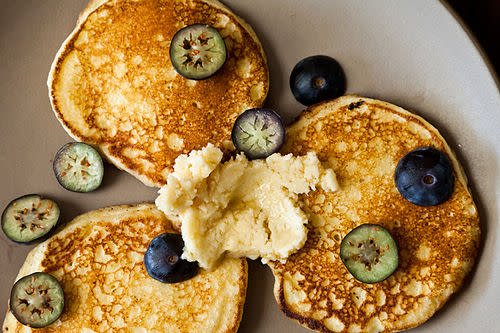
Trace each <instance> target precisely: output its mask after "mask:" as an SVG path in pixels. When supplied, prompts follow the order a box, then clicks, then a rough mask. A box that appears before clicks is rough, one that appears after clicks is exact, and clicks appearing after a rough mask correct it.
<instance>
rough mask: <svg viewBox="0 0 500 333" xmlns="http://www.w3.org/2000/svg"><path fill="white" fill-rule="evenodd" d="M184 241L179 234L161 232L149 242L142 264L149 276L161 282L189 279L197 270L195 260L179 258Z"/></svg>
mask: <svg viewBox="0 0 500 333" xmlns="http://www.w3.org/2000/svg"><path fill="white" fill-rule="evenodd" d="M183 248H184V241H183V240H182V236H181V235H180V234H169V233H165V234H161V235H159V236H157V237H155V238H153V240H152V241H151V242H150V243H149V246H148V249H147V250H146V254H145V255H144V266H145V268H146V271H147V272H148V274H149V276H151V277H152V278H153V279H155V280H158V281H160V282H163V283H177V282H182V281H186V280H189V279H190V278H192V277H194V276H195V275H196V274H197V273H198V270H199V266H198V263H197V262H190V261H187V260H184V259H181V256H182V252H183Z"/></svg>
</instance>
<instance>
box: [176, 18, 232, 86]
mask: <svg viewBox="0 0 500 333" xmlns="http://www.w3.org/2000/svg"><path fill="white" fill-rule="evenodd" d="M226 58H227V50H226V44H225V42H224V39H223V38H222V37H221V35H220V34H219V32H218V31H217V30H216V29H215V28H212V27H211V26H208V25H206V24H199V23H197V24H192V25H189V26H187V27H184V28H182V29H181V30H179V31H177V33H176V34H175V35H174V37H173V38H172V42H171V43H170V61H171V62H172V66H174V68H175V70H176V71H177V72H178V73H179V74H180V75H182V76H184V77H185V78H187V79H192V80H202V79H206V78H209V77H210V76H212V75H214V74H215V73H216V72H217V71H218V70H219V69H221V67H222V65H224V63H225V62H226Z"/></svg>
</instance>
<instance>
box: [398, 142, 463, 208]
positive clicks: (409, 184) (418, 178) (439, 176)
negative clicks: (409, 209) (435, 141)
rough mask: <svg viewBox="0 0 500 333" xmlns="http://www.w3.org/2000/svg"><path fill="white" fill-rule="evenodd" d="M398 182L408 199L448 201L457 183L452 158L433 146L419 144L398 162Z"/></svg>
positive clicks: (434, 202) (426, 203) (415, 201)
mask: <svg viewBox="0 0 500 333" xmlns="http://www.w3.org/2000/svg"><path fill="white" fill-rule="evenodd" d="M394 182H395V184H396V187H397V189H398V191H399V193H401V195H402V196H403V197H404V198H405V199H406V200H408V201H409V202H411V203H413V204H415V205H419V206H424V207H429V206H436V205H439V204H442V203H443V202H445V201H447V200H448V199H449V198H450V197H451V194H452V193H453V189H454V187H455V177H454V176H453V167H452V165H451V162H450V159H449V158H448V156H446V154H444V153H443V152H441V151H439V150H437V149H435V148H432V147H423V148H418V149H415V150H412V151H410V152H409V153H408V154H406V155H405V156H403V158H401V160H399V162H398V165H397V166H396V171H395V172H394Z"/></svg>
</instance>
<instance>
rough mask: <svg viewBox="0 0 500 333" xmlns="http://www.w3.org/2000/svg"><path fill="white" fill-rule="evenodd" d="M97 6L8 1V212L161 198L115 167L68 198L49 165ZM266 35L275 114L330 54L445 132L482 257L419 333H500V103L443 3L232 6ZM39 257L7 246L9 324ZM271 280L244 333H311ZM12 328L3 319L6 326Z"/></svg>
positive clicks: (1, 17)
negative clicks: (461, 173) (20, 283)
mask: <svg viewBox="0 0 500 333" xmlns="http://www.w3.org/2000/svg"><path fill="white" fill-rule="evenodd" d="M86 3H87V0H72V1H65V0H44V1H37V0H25V1H8V0H1V2H0V4H1V8H2V9H1V11H0V77H1V80H0V96H1V98H0V101H1V106H0V142H1V144H0V184H1V185H0V186H1V191H0V205H1V208H2V209H3V207H5V205H7V203H8V202H9V201H10V200H11V199H13V198H15V197H17V196H20V195H23V194H26V193H40V194H44V195H46V196H50V197H52V198H54V199H56V200H57V201H58V202H59V203H60V206H61V210H62V212H63V218H64V219H66V220H67V219H70V218H72V217H74V216H76V215H78V214H80V213H83V212H85V211H88V210H91V209H95V208H99V207H103V206H108V205H116V204H123V203H137V202H141V201H152V200H153V199H154V198H155V197H156V193H155V190H154V189H151V188H148V187H145V186H143V185H142V184H141V183H140V182H139V181H137V180H136V179H135V178H133V177H132V176H129V175H128V174H126V173H124V172H120V171H118V170H116V169H115V168H114V167H113V166H109V165H107V166H106V170H105V172H106V174H105V178H104V183H103V186H102V187H101V188H100V189H99V190H98V191H96V192H94V193H89V194H77V193H70V192H67V191H66V190H64V189H62V188H61V187H60V186H59V185H58V184H57V181H56V180H55V178H54V176H53V173H52V167H51V160H52V158H53V155H54V154H55V152H56V151H57V149H58V148H59V147H60V146H61V145H62V144H64V143H65V142H67V141H70V138H69V137H68V136H67V135H66V133H65V132H64V130H63V129H62V128H61V126H60V125H59V123H58V122H57V120H56V118H55V117H54V116H53V114H52V111H51V109H50V105H49V100H48V97H47V89H46V85H45V80H46V77H47V73H48V71H49V67H50V63H51V61H52V59H53V57H54V55H55V53H56V51H57V50H58V48H59V46H60V44H61V43H62V41H63V40H64V38H66V36H67V34H68V33H69V32H70V31H71V30H72V28H73V26H74V25H75V22H76V18H77V15H78V13H79V12H80V11H81V10H82V9H83V8H84V7H85V5H86ZM226 4H227V5H229V6H230V7H231V8H232V9H233V10H234V11H235V12H236V13H237V14H239V15H241V16H242V17H244V18H245V19H246V20H247V21H248V22H249V23H250V24H251V25H252V26H253V27H254V28H255V30H256V32H257V34H258V36H259V37H260V39H261V41H262V43H263V45H264V49H265V50H266V53H267V55H268V58H269V66H270V71H271V93H270V96H269V99H268V105H269V106H271V107H274V108H276V109H277V110H278V111H279V112H280V113H281V114H282V115H283V116H284V118H285V119H286V120H287V121H290V120H291V119H293V118H294V117H295V116H296V115H297V114H298V113H299V112H300V110H301V109H302V107H301V105H300V104H298V103H297V102H295V100H294V99H293V96H292V95H291V93H290V90H289V87H288V77H289V73H290V71H291V69H292V68H293V66H294V64H295V63H296V62H297V61H298V60H300V59H301V58H303V57H306V56H309V55H313V54H327V55H330V56H333V57H335V58H336V59H337V60H338V61H339V62H340V63H341V64H342V66H343V67H344V69H345V72H346V75H347V79H348V92H349V93H358V94H362V95H366V96H367V97H375V98H379V99H383V100H387V101H389V102H392V103H395V104H398V105H401V106H403V107H405V108H407V109H410V110H415V111H416V112H417V113H418V114H420V115H422V116H424V117H425V118H427V119H428V120H429V121H431V122H432V123H433V124H434V125H436V126H437V127H438V128H439V129H440V130H441V132H442V133H443V135H444V136H445V138H446V139H447V140H448V142H449V143H450V145H451V146H452V148H454V149H455V151H456V152H457V153H458V157H459V159H460V160H461V162H462V164H463V165H464V166H465V168H466V171H467V174H468V175H469V177H470V180H471V185H472V190H473V194H474V197H475V199H476V201H477V203H478V206H479V209H480V216H481V219H482V227H483V231H484V239H483V248H482V253H481V256H480V260H479V264H478V265H477V267H476V269H475V271H474V273H473V274H472V276H471V279H470V280H469V282H468V283H467V285H466V287H465V288H464V290H463V291H462V292H460V293H459V294H458V295H456V296H455V297H453V298H452V300H451V301H450V302H449V303H448V304H447V305H446V306H445V308H444V309H443V310H442V311H439V313H437V314H436V315H435V316H434V317H433V318H432V319H431V320H430V321H429V322H428V323H426V324H425V325H423V326H421V327H420V328H418V329H415V330H414V331H415V332H481V331H482V332H498V327H497V326H498V319H496V318H498V313H497V312H498V309H499V308H500V300H499V298H498V295H500V262H499V261H500V259H499V258H500V256H498V255H497V254H498V253H500V243H499V240H498V238H499V237H498V236H499V233H500V229H499V228H498V223H499V218H498V217H499V215H498V202H499V199H500V194H499V190H498V189H499V188H500V179H499V172H498V168H499V147H500V130H499V128H500V111H499V105H500V95H499V91H498V87H497V85H496V84H495V81H494V79H493V77H492V74H491V73H490V72H489V70H488V67H487V65H486V64H485V61H484V60H483V58H482V57H481V54H480V52H479V51H478V50H477V49H476V47H475V46H474V43H473V42H472V41H471V39H470V37H469V36H468V35H467V33H466V32H465V31H464V30H463V28H462V27H461V25H460V23H458V22H457V21H456V19H455V18H454V17H453V15H452V14H451V13H450V12H449V11H448V9H447V8H446V6H445V5H443V4H442V3H440V2H439V1H436V0H421V1H412V0H405V1H402V0H386V1H382V0H380V1H366V0H344V1H341V0H335V1H334V0H329V1H326V0H323V1H320V0H308V1H302V0H273V1H267V0H252V1H246V0H228V1H226ZM29 249H30V247H26V246H21V245H14V244H12V243H11V242H9V241H7V240H6V239H5V237H4V236H3V234H2V235H1V236H0V253H2V254H3V255H1V256H0V284H1V285H2V286H3V287H2V288H1V289H0V316H3V315H2V314H3V313H4V311H5V309H6V305H7V298H8V294H9V292H10V286H11V285H12V284H13V282H14V278H15V276H16V274H17V272H18V269H19V267H20V266H21V264H22V262H23V261H24V258H25V256H26V253H27V252H28V251H29ZM272 285H273V278H272V275H271V273H270V272H269V270H268V269H267V268H266V267H264V266H262V265H260V264H259V263H257V262H252V263H250V280H249V290H248V299H247V304H246V308H245V312H244V317H243V322H242V325H241V329H240V332H263V333H265V332H287V333H295V332H296V333H299V332H307V330H306V329H304V328H302V327H301V326H299V325H297V324H295V323H294V322H292V321H290V320H288V319H287V318H286V317H285V316H284V315H282V314H281V312H280V311H279V309H278V307H277V305H276V303H275V302H274V298H273V296H272ZM0 320H2V321H3V317H2V318H1V319H0Z"/></svg>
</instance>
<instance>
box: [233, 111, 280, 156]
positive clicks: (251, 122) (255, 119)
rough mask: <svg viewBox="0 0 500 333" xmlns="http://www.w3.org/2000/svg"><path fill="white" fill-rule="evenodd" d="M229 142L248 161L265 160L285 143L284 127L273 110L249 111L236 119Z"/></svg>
mask: <svg viewBox="0 0 500 333" xmlns="http://www.w3.org/2000/svg"><path fill="white" fill-rule="evenodd" d="M231 140H233V144H234V146H235V147H236V149H238V151H240V152H243V153H245V155H246V156H247V158H248V159H258V158H266V157H268V156H269V155H272V154H274V153H276V152H278V151H279V150H280V148H281V146H282V145H283V142H285V127H284V126H283V122H282V121H281V117H280V116H279V115H278V114H277V113H276V112H274V111H273V110H271V109H250V110H246V111H245V112H243V113H242V114H240V115H239V117H238V118H236V121H235V122H234V125H233V130H232V132H231Z"/></svg>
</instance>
